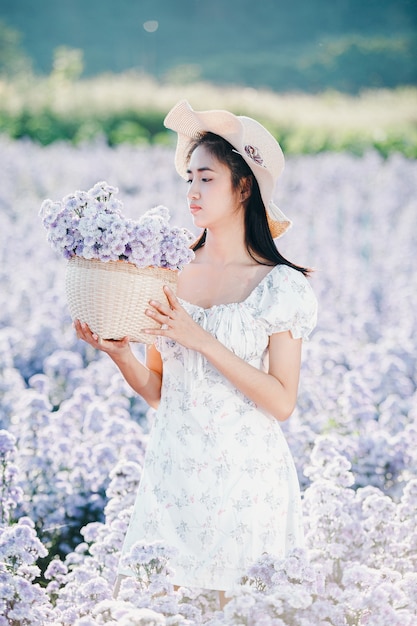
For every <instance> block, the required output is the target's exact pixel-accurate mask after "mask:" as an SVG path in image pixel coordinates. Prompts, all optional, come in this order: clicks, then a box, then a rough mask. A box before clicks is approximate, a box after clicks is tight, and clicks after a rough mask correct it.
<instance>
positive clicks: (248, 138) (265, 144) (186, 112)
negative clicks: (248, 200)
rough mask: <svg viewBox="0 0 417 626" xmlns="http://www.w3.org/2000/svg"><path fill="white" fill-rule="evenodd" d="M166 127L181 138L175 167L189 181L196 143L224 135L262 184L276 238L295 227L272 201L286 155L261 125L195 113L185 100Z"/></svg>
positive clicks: (230, 116)
mask: <svg viewBox="0 0 417 626" xmlns="http://www.w3.org/2000/svg"><path fill="white" fill-rule="evenodd" d="M164 125H165V126H166V128H169V129H171V130H174V131H175V132H176V133H177V134H178V142H177V149H176V153H175V167H176V169H177V172H178V173H179V174H180V176H182V177H183V178H187V167H188V163H187V155H188V151H189V147H190V143H191V142H192V140H194V139H197V138H198V137H199V135H200V134H201V133H204V132H211V133H214V134H216V135H220V137H223V139H226V141H228V142H229V143H230V144H231V145H232V146H233V147H234V148H235V151H236V152H237V153H238V154H240V156H241V157H242V158H243V159H244V161H246V163H247V164H248V166H249V167H250V169H251V170H252V172H253V174H254V176H255V178H256V180H257V181H258V185H259V189H260V192H261V197H262V200H263V203H264V205H265V208H266V212H267V218H268V224H269V229H270V231H271V234H272V237H273V238H277V237H280V236H281V235H283V234H284V233H285V231H286V230H287V229H288V228H289V227H290V226H291V221H290V220H289V219H288V218H287V217H286V216H285V215H284V213H283V212H282V211H281V210H280V209H279V208H278V207H277V206H276V205H275V204H274V203H273V201H272V195H273V193H274V188H275V184H276V181H277V180H278V177H279V176H280V174H281V172H282V170H283V169H284V155H283V153H282V150H281V147H280V145H279V143H278V142H277V141H276V139H275V138H274V137H273V136H272V135H271V133H270V132H268V131H267V130H266V128H264V127H263V126H262V125H261V124H259V122H257V121H256V120H253V119H252V118H251V117H245V116H243V115H233V113H229V112H228V111H220V110H218V111H217V110H213V111H194V110H193V109H192V108H191V106H190V105H189V103H188V102H187V101H186V100H181V101H180V102H178V104H176V105H175V106H174V107H173V108H172V109H171V111H170V112H169V113H168V115H167V116H166V118H165V120H164Z"/></svg>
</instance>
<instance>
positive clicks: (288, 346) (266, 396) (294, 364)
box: [146, 288, 302, 421]
mask: <svg viewBox="0 0 417 626" xmlns="http://www.w3.org/2000/svg"><path fill="white" fill-rule="evenodd" d="M165 292H166V295H167V297H168V301H169V303H170V307H168V306H166V305H162V304H161V303H159V302H151V305H152V307H153V308H152V309H148V310H147V315H148V316H149V317H151V318H152V319H155V320H157V321H158V322H159V323H161V324H164V325H165V327H167V328H166V330H147V331H146V332H148V333H149V334H158V335H163V336H165V337H170V338H171V339H174V340H176V341H178V342H179V343H181V344H182V345H184V346H186V347H187V348H190V349H192V350H196V351H197V352H200V353H201V354H202V355H203V356H204V357H205V358H206V359H207V360H208V361H209V362H210V363H211V364H212V365H214V367H215V368H216V369H217V370H218V371H219V372H221V373H222V374H223V376H225V377H226V378H227V379H228V380H229V381H230V382H231V383H232V384H233V385H234V386H235V387H236V388H237V389H239V391H241V392H242V393H243V394H244V395H245V396H247V397H248V398H249V399H250V400H252V401H253V402H255V404H257V405H258V406H259V407H260V408H262V409H264V410H265V411H267V412H268V413H269V414H271V415H272V416H273V417H275V418H276V419H278V420H280V421H284V420H286V419H287V418H288V417H289V416H290V415H291V413H292V412H293V410H294V407H295V404H296V400H297V390H298V381H299V375H300V364H301V343H302V342H301V339H293V338H292V336H291V334H290V332H289V331H286V332H282V333H276V334H274V335H272V336H271V338H270V344H269V370H268V372H267V373H266V372H262V371H260V370H258V369H257V368H256V367H253V366H252V365H250V364H249V363H246V361H244V360H243V359H241V358H240V357H238V356H236V355H235V354H234V353H233V352H232V351H231V350H229V349H228V348H226V346H224V345H223V344H222V343H220V342H219V341H218V340H217V339H216V338H215V337H213V335H211V334H210V333H208V332H207V331H205V330H204V329H203V328H201V326H199V325H198V324H197V323H196V322H194V320H193V319H192V318H191V317H190V316H189V315H188V313H187V312H186V311H185V310H184V308H183V307H182V306H181V305H180V304H179V302H178V300H177V298H176V297H175V295H174V293H173V292H172V291H171V290H170V289H169V288H166V290H165Z"/></svg>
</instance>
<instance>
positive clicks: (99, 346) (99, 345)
mask: <svg viewBox="0 0 417 626" xmlns="http://www.w3.org/2000/svg"><path fill="white" fill-rule="evenodd" d="M74 328H75V332H76V333H77V337H78V339H82V340H83V341H86V342H87V343H88V344H89V345H90V346H92V347H93V348H95V349H96V350H101V351H102V352H106V353H107V354H108V355H109V356H110V357H112V358H116V359H117V358H118V357H119V358H120V357H121V356H123V354H125V353H128V352H130V344H129V337H123V339H120V340H114V339H101V338H100V337H99V336H98V335H97V334H96V333H93V332H92V330H91V329H90V327H89V326H88V324H86V323H85V322H80V320H75V321H74Z"/></svg>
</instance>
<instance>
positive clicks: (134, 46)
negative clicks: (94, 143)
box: [0, 0, 417, 156]
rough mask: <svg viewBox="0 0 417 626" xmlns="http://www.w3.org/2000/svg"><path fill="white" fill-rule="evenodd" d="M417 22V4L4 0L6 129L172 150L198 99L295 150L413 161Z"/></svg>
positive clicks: (1, 110)
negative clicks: (172, 127)
mask: <svg viewBox="0 0 417 626" xmlns="http://www.w3.org/2000/svg"><path fill="white" fill-rule="evenodd" d="M416 26H417V3H416V2H415V0H332V1H330V0H263V1H262V2H258V3H254V2H253V1H252V0H228V1H227V2H225V1H224V0H211V1H210V2H207V1H203V0H177V1H172V0H117V1H115V0H61V1H60V2H56V0H42V1H41V2H37V3H34V2H32V1H31V0H1V1H0V79H1V82H0V96H1V103H0V131H3V132H6V133H8V134H9V135H10V136H12V137H14V138H19V137H21V136H30V137H32V138H33V139H35V140H37V141H39V142H41V143H44V144H46V143H50V142H51V141H54V140H56V139H66V140H70V141H73V142H75V143H78V142H80V141H84V140H89V139H91V138H94V137H95V136H96V135H98V134H101V135H103V134H104V136H105V137H106V139H107V141H108V142H109V143H110V144H111V145H112V144H117V143H121V142H125V141H128V142H132V143H143V142H161V141H162V142H163V141H164V140H165V139H166V134H165V133H164V129H163V125H162V119H163V115H164V113H165V112H166V111H167V110H168V108H169V107H170V106H171V105H172V104H173V103H174V102H175V101H176V100H177V99H178V98H181V97H187V98H189V99H190V100H191V101H192V104H193V105H194V106H195V107H196V108H197V107H203V108H204V106H205V108H210V107H212V106H215V107H217V106H219V107H224V108H232V109H233V110H234V111H235V112H236V113H239V112H243V113H248V114H253V115H255V116H257V117H258V118H261V121H263V122H264V123H265V124H266V125H267V126H269V127H270V129H271V130H272V132H275V133H276V134H278V135H279V136H280V139H281V141H282V142H283V144H284V147H285V148H286V149H287V152H288V151H289V152H290V153H291V152H300V151H301V152H316V151H323V150H328V149H346V148H348V149H351V150H354V151H356V152H362V151H363V149H364V147H365V146H366V145H369V144H372V145H373V147H376V148H377V149H378V150H379V151H381V152H387V151H389V150H390V149H391V147H390V146H391V143H392V142H393V143H394V145H395V146H396V149H399V150H400V151H402V152H404V153H405V154H407V155H408V156H415V151H414V148H413V146H414V143H415V139H414V138H415V133H416V130H415V128H416V112H415V111H416V110H417V106H416V103H417V100H416V92H415V86H416V84H417V63H416V58H417V29H416ZM388 91H389V94H388ZM259 94H261V95H262V98H259ZM284 94H285V96H286V97H285V98H283V95H284ZM394 95H395V98H394ZM274 96H275V97H274ZM313 96H315V97H313ZM359 104H360V105H361V107H360V111H359V109H358V105H359ZM362 105H363V106H362ZM410 134H411V136H410ZM411 137H412V138H413V139H412V140H411ZM387 146H388V147H387Z"/></svg>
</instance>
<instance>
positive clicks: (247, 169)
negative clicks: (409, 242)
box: [76, 101, 316, 604]
mask: <svg viewBox="0 0 417 626" xmlns="http://www.w3.org/2000/svg"><path fill="white" fill-rule="evenodd" d="M165 124H166V126H167V127H168V128H171V129H172V130H174V131H176V132H177V133H178V144H177V150H176V157H175V163H176V168H177V170H178V172H179V173H180V175H181V176H183V177H185V178H186V180H187V182H188V194H187V198H188V205H189V209H190V212H191V215H192V217H193V220H194V224H195V225H196V226H197V227H200V228H201V229H202V234H201V236H200V238H199V239H198V240H197V242H196V244H195V245H194V250H195V259H194V260H193V262H191V263H190V264H189V265H187V266H186V267H185V268H184V269H183V271H182V272H181V274H180V276H179V281H178V291H177V297H176V296H175V295H174V294H173V292H172V291H171V290H170V289H168V288H167V289H166V295H167V297H168V301H169V305H166V304H161V303H159V302H154V301H151V302H150V303H149V309H148V310H147V315H148V316H149V317H150V318H152V319H154V320H156V321H157V322H159V323H160V324H161V325H162V326H161V330H147V331H146V332H148V333H149V334H151V335H155V340H156V341H155V343H154V344H153V345H152V346H151V347H150V348H148V350H147V358H146V364H142V363H140V362H138V360H137V359H136V358H135V357H134V355H133V353H132V351H131V350H130V347H129V340H128V338H125V339H123V340H122V341H117V342H110V341H103V342H102V343H99V342H98V337H97V336H95V335H94V334H92V333H91V332H90V330H89V328H88V327H87V326H86V325H85V324H80V323H78V322H77V323H76V329H77V333H78V336H79V337H81V338H82V339H84V340H85V341H87V342H88V343H90V344H91V345H93V346H94V347H96V348H97V349H99V350H104V351H105V352H107V353H108V354H109V356H110V357H111V358H112V359H113V361H114V362H115V363H116V365H117V366H118V367H119V368H120V371H121V373H122V374H123V376H124V377H125V379H126V380H127V382H128V383H129V384H130V385H131V386H132V388H133V389H134V390H135V391H137V392H138V393H139V394H141V395H142V396H143V397H144V399H145V400H146V401H147V402H148V403H149V405H150V406H152V407H155V408H157V411H156V415H155V420H154V424H153V427H152V433H151V436H150V439H149V443H148V448H147V453H146V461H145V466H144V470H143V476H142V480H141V484H140V487H139V491H138V495H137V500H136V504H135V507H134V511H133V514H132V518H131V522H130V526H129V529H128V532H127V535H126V539H125V543H124V548H123V551H124V552H127V551H128V550H129V548H130V547H131V546H132V545H133V544H134V543H135V542H136V541H139V540H141V541H154V540H163V541H165V542H166V543H167V544H170V545H171V546H173V547H174V548H177V550H178V555H177V556H176V557H174V558H173V560H172V561H171V566H172V568H173V569H174V570H175V575H174V577H173V582H174V584H175V585H178V586H187V587H195V588H206V589H215V590H219V591H220V592H221V597H223V601H224V591H226V590H228V589H231V588H232V587H233V586H234V584H235V583H236V582H237V581H238V580H239V578H240V577H241V576H242V575H243V574H244V573H245V571H246V569H247V568H248V567H249V566H250V565H251V564H252V563H253V562H254V561H255V560H256V559H257V558H258V557H259V556H261V554H263V553H265V552H268V553H272V554H274V555H276V556H284V555H285V554H286V553H287V552H288V551H289V550H290V549H291V548H293V547H295V546H299V545H300V544H302V518H301V510H300V494H299V486H298V481H297V475H296V471H295V467H294V463H293V460H292V457H291V455H290V452H289V450H288V446H287V443H286V441H285V439H284V437H283V434H282V431H281V428H280V424H279V422H281V421H284V420H286V419H287V418H288V417H289V416H290V414H291V413H292V411H293V409H294V406H295V403H296V397H297V387H298V380H299V373H300V360H301V342H302V338H305V337H307V336H308V334H309V333H310V331H311V330H312V328H313V327H314V325H315V320H316V299H315V297H314V295H313V292H312V290H311V288H310V285H309V283H308V280H307V278H306V275H307V274H308V270H306V269H305V268H300V267H297V266H295V265H293V264H292V263H290V262H288V261H287V260H285V259H284V258H283V257H282V256H281V255H280V253H279V252H278V250H277V248H276V246H275V244H274V240H273V237H278V236H280V235H282V234H283V233H284V232H285V231H286V229H287V228H288V227H289V226H290V222H289V220H288V219H287V218H286V217H285V216H284V214H283V213H282V212H281V211H280V210H279V209H278V208H277V207H276V206H275V205H274V204H273V203H272V193H273V190H274V186H275V183H276V180H277V178H278V176H279V175H280V173H281V171H282V168H283V164H284V158H283V155H282V151H281V148H280V146H279V144H278V143H277V142H276V140H275V139H274V138H273V137H272V135H270V133H269V132H268V131H267V130H266V129H265V128H264V127H263V126H261V125H260V124H258V123H257V122H256V121H255V120H252V119H250V118H247V117H238V116H235V115H233V114H232V113H229V112H227V111H202V112H197V111H193V110H192V108H191V107H190V105H189V104H188V103H187V102H185V101H182V102H180V103H178V104H177V105H176V106H175V107H174V108H173V109H172V110H171V111H170V113H169V114H168V116H167V118H166V120H165ZM119 573H120V574H122V575H129V574H131V572H129V571H123V569H121V570H120V572H119ZM222 604H223V602H222Z"/></svg>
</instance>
